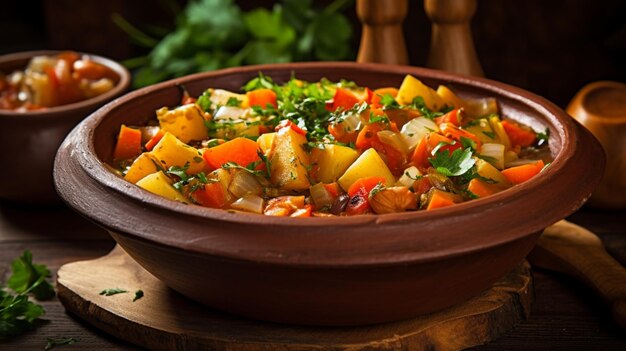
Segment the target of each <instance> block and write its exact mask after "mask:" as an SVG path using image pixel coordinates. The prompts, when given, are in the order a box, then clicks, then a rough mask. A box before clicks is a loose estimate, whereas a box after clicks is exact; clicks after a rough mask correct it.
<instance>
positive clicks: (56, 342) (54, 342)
mask: <svg viewBox="0 0 626 351" xmlns="http://www.w3.org/2000/svg"><path fill="white" fill-rule="evenodd" d="M77 342H78V339H75V338H71V337H70V338H66V337H60V338H48V343H47V344H46V346H45V347H44V348H43V349H44V350H46V351H48V350H52V349H53V348H55V347H57V346H65V345H71V344H74V343H77Z"/></svg>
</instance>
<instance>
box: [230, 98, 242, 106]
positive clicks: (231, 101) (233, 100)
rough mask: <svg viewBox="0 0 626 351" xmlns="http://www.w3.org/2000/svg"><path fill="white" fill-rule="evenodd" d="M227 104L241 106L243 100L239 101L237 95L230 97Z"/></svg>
mask: <svg viewBox="0 0 626 351" xmlns="http://www.w3.org/2000/svg"><path fill="white" fill-rule="evenodd" d="M226 106H232V107H240V106H241V101H239V99H237V98H236V97H229V98H228V101H226Z"/></svg>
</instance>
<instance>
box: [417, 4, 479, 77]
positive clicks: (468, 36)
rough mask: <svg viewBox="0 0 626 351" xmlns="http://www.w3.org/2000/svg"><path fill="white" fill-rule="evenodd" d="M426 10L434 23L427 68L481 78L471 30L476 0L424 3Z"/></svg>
mask: <svg viewBox="0 0 626 351" xmlns="http://www.w3.org/2000/svg"><path fill="white" fill-rule="evenodd" d="M424 9H425V10H426V14H427V15H428V17H429V18H430V20H431V22H432V35H431V40H430V53H429V56H428V62H427V66H428V67H432V68H436V69H441V70H445V71H450V72H455V73H460V74H466V75H472V76H480V77H482V76H483V75H484V74H483V70H482V68H481V67H480V63H479V62H478V56H477V55H476V50H475V49H474V42H473V40H472V33H471V30H470V20H471V19H472V17H473V16H474V13H476V0H425V1H424Z"/></svg>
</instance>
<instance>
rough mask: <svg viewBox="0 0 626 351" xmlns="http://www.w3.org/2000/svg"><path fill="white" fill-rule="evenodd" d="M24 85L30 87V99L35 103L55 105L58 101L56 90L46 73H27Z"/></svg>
mask: <svg viewBox="0 0 626 351" xmlns="http://www.w3.org/2000/svg"><path fill="white" fill-rule="evenodd" d="M25 85H26V86H30V87H31V88H32V99H33V103H34V104H35V105H40V106H55V105H57V104H58V103H59V101H58V98H57V92H56V90H55V88H54V86H53V84H52V83H51V82H50V78H49V77H48V76H47V75H46V74H42V73H37V72H31V73H30V74H27V75H26V78H25Z"/></svg>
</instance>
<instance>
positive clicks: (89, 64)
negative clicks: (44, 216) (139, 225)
mask: <svg viewBox="0 0 626 351" xmlns="http://www.w3.org/2000/svg"><path fill="white" fill-rule="evenodd" d="M129 84H130V73H129V72H128V71H127V70H126V69H125V68H124V67H123V66H122V65H120V64H119V63H117V62H115V61H113V60H110V59H107V58H104V57H100V56H97V55H91V54H83V53H76V52H69V51H32V52H19V53H13V54H7V55H3V56H0V148H1V150H0V163H1V164H2V165H3V169H4V170H3V172H0V199H2V200H9V201H13V202H18V203H24V204H42V205H43V204H56V203H59V202H60V199H59V197H58V195H57V194H56V191H55V190H54V185H53V182H52V166H53V162H54V156H55V154H56V151H57V149H58V147H59V145H60V144H61V142H62V141H63V138H65V136H66V135H67V133H69V131H70V130H71V129H72V128H74V127H75V126H76V124H78V122H80V121H81V120H82V119H83V118H85V117H86V116H88V115H89V114H90V113H92V112H93V111H95V110H96V109H98V108H99V107H101V106H102V105H104V104H105V103H107V102H109V101H111V100H112V99H113V98H115V97H117V96H119V95H121V94H122V93H123V92H124V91H126V90H127V89H128V87H129Z"/></svg>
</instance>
